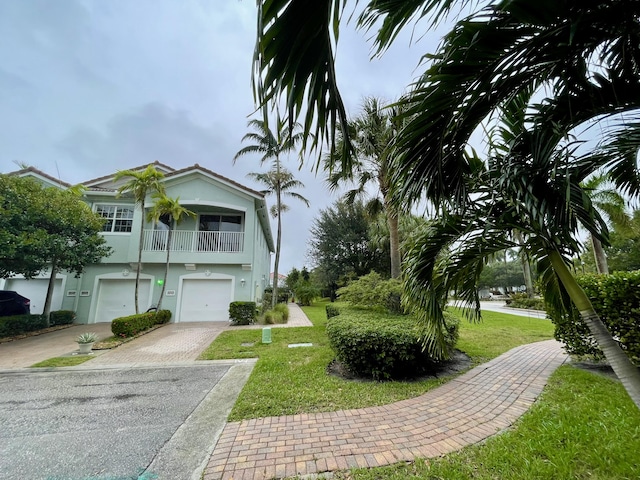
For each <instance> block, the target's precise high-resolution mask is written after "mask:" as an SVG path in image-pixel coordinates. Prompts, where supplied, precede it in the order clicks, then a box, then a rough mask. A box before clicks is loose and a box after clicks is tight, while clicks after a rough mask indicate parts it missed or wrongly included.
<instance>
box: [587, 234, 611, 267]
mask: <svg viewBox="0 0 640 480" xmlns="http://www.w3.org/2000/svg"><path fill="white" fill-rule="evenodd" d="M591 246H592V247H593V258H594V260H595V261H596V271H597V272H598V273H609V264H608V263H607V255H606V254H605V253H604V248H602V242H601V241H600V240H598V239H597V238H595V237H594V236H593V235H591Z"/></svg>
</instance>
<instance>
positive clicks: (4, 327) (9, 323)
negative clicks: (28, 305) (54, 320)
mask: <svg viewBox="0 0 640 480" xmlns="http://www.w3.org/2000/svg"><path fill="white" fill-rule="evenodd" d="M43 328H47V319H46V317H45V316H44V315H29V314H26V315H11V316H8V317H0V337H13V336H14V335H22V334H23V333H27V332H33V331H34V330H41V329H43Z"/></svg>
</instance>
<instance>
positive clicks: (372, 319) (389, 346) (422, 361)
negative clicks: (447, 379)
mask: <svg viewBox="0 0 640 480" xmlns="http://www.w3.org/2000/svg"><path fill="white" fill-rule="evenodd" d="M445 317H446V322H447V332H446V333H445V337H446V339H447V345H448V346H449V348H450V349H453V347H454V345H455V342H456V341H457V338H458V326H459V324H460V321H459V320H458V318H457V317H455V316H454V315H452V314H449V313H447V314H445ZM327 336H328V337H329V344H330V345H331V348H332V349H333V351H334V352H335V354H336V358H337V359H338V360H339V361H340V362H341V363H342V364H343V365H344V366H345V367H346V368H347V369H348V370H349V371H351V372H352V373H354V374H355V375H358V376H361V377H367V378H373V379H374V380H389V379H401V378H411V377H416V376H419V375H424V374H427V373H431V372H433V371H434V370H435V369H436V368H437V367H438V365H439V363H440V362H439V361H438V360H436V359H434V358H432V357H430V356H429V355H428V353H427V352H425V351H424V350H423V347H422V342H421V335H420V332H419V330H418V328H417V326H416V324H415V320H414V319H413V318H411V317H407V316H399V315H397V316H381V315H379V314H377V315H376V314H372V313H365V312H358V313H355V312H346V313H344V312H343V313H342V314H341V315H340V316H337V317H334V318H332V319H331V320H329V322H328V323H327Z"/></svg>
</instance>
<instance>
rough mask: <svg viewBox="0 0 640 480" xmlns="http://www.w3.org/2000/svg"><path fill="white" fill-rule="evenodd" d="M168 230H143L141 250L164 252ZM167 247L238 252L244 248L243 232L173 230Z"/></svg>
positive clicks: (173, 249)
mask: <svg viewBox="0 0 640 480" xmlns="http://www.w3.org/2000/svg"><path fill="white" fill-rule="evenodd" d="M168 236H169V232H168V231H166V230H145V231H144V237H143V242H142V250H143V251H145V252H165V251H166V250H167V240H168ZM169 249H170V250H171V251H172V252H199V253H202V252H217V253H240V252H242V251H243V249H244V232H195V231H193V230H174V231H173V232H172V234H171V244H170V245H169Z"/></svg>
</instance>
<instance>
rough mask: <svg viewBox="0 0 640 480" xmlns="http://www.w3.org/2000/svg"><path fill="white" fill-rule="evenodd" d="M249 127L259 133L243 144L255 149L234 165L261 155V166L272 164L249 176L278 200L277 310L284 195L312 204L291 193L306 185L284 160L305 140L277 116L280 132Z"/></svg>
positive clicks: (261, 123)
mask: <svg viewBox="0 0 640 480" xmlns="http://www.w3.org/2000/svg"><path fill="white" fill-rule="evenodd" d="M248 126H249V127H250V128H253V129H254V130H255V132H249V133H247V134H246V135H245V136H244V137H242V141H243V142H245V141H250V142H253V143H252V144H251V145H247V146H246V147H244V148H242V149H240V151H238V153H236V155H235V157H233V163H234V164H235V162H236V161H237V160H238V158H240V157H242V156H244V155H248V154H253V153H257V154H260V155H262V156H261V157H260V165H263V164H264V163H265V162H266V161H271V162H272V164H271V169H270V170H269V171H268V172H266V173H250V174H249V175H248V176H249V177H250V178H253V179H254V180H256V181H257V182H260V183H261V184H263V185H265V186H267V190H265V191H264V192H263V193H265V194H269V195H271V194H273V195H275V197H276V204H275V205H274V206H273V207H272V208H271V216H272V217H273V218H276V219H277V220H278V233H277V240H276V258H275V261H274V264H273V300H272V305H271V306H272V307H275V305H276V303H277V301H278V267H279V266H280V247H281V244H282V213H283V212H285V211H287V210H288V207H287V206H286V205H284V204H283V203H282V195H286V196H290V197H293V198H297V199H298V200H300V201H302V202H304V203H305V204H306V205H307V207H308V206H309V201H308V200H307V199H306V198H304V197H303V196H302V195H300V194H298V193H295V192H291V189H293V188H300V187H304V185H303V184H302V182H300V181H298V180H295V178H294V176H293V174H292V173H290V172H289V171H288V170H286V169H285V168H283V167H282V163H281V156H282V155H283V154H287V153H289V152H291V151H293V150H295V148H296V145H297V144H298V143H300V141H301V140H302V134H301V133H300V132H299V130H300V126H299V125H297V124H292V125H289V124H288V122H287V121H286V120H285V119H282V118H280V116H279V115H277V116H276V129H275V130H271V128H270V127H269V123H268V120H267V119H265V120H251V121H249V124H248Z"/></svg>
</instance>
